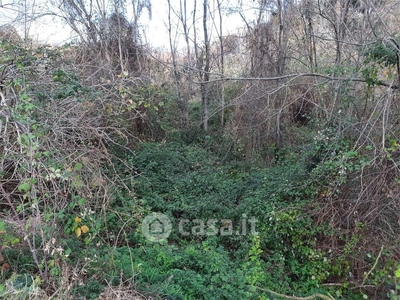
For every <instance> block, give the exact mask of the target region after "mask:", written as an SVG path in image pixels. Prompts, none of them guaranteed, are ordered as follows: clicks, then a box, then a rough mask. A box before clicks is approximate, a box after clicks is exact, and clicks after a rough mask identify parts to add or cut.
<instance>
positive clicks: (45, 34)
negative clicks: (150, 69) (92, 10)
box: [0, 0, 255, 49]
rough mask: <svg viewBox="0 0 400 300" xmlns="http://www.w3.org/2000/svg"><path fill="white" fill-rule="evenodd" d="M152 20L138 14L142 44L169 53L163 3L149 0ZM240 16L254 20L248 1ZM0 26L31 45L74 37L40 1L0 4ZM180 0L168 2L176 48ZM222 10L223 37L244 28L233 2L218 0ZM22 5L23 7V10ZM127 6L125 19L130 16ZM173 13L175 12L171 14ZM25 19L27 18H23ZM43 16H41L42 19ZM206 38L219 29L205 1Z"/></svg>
mask: <svg viewBox="0 0 400 300" xmlns="http://www.w3.org/2000/svg"><path fill="white" fill-rule="evenodd" d="M151 2H152V19H149V18H148V13H147V11H143V12H142V16H141V20H140V24H142V30H143V33H144V34H142V38H143V42H145V43H147V44H148V45H149V46H151V47H155V48H159V47H162V48H166V49H169V35H168V2H167V0H158V1H156V0H153V1H151ZM182 2H183V0H182ZM202 2H203V1H201V0H197V10H196V21H197V24H196V26H197V31H198V32H197V35H198V41H200V42H201V41H202V37H203V31H202V26H203V24H202V19H203V3H202ZM242 2H244V3H245V4H243V7H242V11H243V16H244V17H245V18H246V20H247V22H248V23H250V24H251V23H252V20H254V16H255V14H254V12H255V10H254V9H253V8H252V7H251V5H254V3H253V1H252V0H245V1H242ZM0 4H2V7H0V25H5V24H12V25H13V26H14V27H15V28H16V29H17V30H18V32H19V33H20V35H21V37H24V35H25V31H26V32H27V33H28V35H29V37H30V38H32V39H33V40H34V41H40V42H42V43H48V44H53V45H54V44H56V45H57V44H58V45H61V44H63V43H65V42H68V41H70V40H71V38H72V37H73V36H74V34H73V31H72V29H71V28H70V27H69V26H68V25H67V24H65V23H64V22H63V21H61V20H60V18H58V17H55V16H51V15H46V14H48V13H49V10H50V7H51V4H50V3H49V1H43V0H36V1H35V0H33V1H32V0H26V1H23V0H19V1H18V0H0ZM179 4H180V0H171V5H172V7H173V11H171V27H172V35H173V43H174V46H175V47H176V48H178V49H179V48H183V47H184V46H185V44H184V39H183V35H182V24H181V23H180V21H179V19H178V17H177V16H176V14H179V13H180V5H179ZM221 4H222V7H224V9H223V35H227V34H234V33H237V32H238V30H241V29H244V28H245V22H244V21H243V19H242V17H240V15H239V14H238V13H234V12H233V11H234V9H233V6H234V5H237V0H230V1H229V0H221ZM25 5H26V7H25ZM193 5H194V1H193V0H187V18H188V20H187V23H188V26H189V30H190V35H191V36H193V10H194V8H193ZM129 9H130V8H129V5H128V6H127V16H128V19H129V16H132V13H130V12H129ZM174 10H175V12H174ZM25 15H28V16H30V17H29V18H26V17H25ZM42 15H45V16H42ZM208 22H209V23H208V24H209V27H210V30H209V34H210V36H211V40H215V39H217V38H218V36H217V32H216V29H219V15H218V11H217V1H216V0H209V18H208Z"/></svg>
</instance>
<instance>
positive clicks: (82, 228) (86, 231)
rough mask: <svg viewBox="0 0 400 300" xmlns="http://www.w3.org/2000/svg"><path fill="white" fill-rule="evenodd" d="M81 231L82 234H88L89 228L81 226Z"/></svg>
mask: <svg viewBox="0 0 400 300" xmlns="http://www.w3.org/2000/svg"><path fill="white" fill-rule="evenodd" d="M81 230H82V232H83V233H88V232H89V227H87V226H86V225H83V226H82V227H81Z"/></svg>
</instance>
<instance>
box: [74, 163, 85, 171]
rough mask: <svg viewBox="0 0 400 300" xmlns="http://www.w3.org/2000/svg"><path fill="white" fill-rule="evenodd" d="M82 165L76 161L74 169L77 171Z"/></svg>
mask: <svg viewBox="0 0 400 300" xmlns="http://www.w3.org/2000/svg"><path fill="white" fill-rule="evenodd" d="M82 167H83V165H82V164H81V163H77V164H76V165H75V167H74V170H75V171H79V170H80V169H82Z"/></svg>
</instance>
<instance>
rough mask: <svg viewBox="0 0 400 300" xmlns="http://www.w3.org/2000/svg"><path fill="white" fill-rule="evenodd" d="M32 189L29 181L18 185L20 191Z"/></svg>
mask: <svg viewBox="0 0 400 300" xmlns="http://www.w3.org/2000/svg"><path fill="white" fill-rule="evenodd" d="M30 189H31V185H30V184H29V183H27V182H25V183H22V184H20V185H19V186H18V191H19V192H22V191H25V192H27V191H29V190H30Z"/></svg>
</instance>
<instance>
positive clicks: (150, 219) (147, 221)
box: [142, 213, 172, 242]
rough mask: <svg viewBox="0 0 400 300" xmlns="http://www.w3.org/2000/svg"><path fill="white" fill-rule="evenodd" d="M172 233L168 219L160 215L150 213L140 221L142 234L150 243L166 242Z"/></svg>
mask: <svg viewBox="0 0 400 300" xmlns="http://www.w3.org/2000/svg"><path fill="white" fill-rule="evenodd" d="M171 231H172V224H171V221H170V219H169V218H168V217H167V216H166V215H164V214H160V213H151V214H149V215H147V216H146V217H145V218H144V219H143V221H142V233H143V235H144V236H145V238H146V239H148V240H149V241H151V242H161V241H163V240H166V239H167V238H168V237H169V235H170V234H171Z"/></svg>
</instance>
